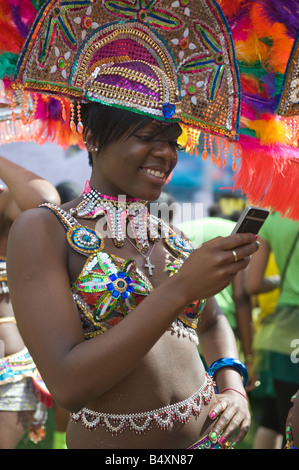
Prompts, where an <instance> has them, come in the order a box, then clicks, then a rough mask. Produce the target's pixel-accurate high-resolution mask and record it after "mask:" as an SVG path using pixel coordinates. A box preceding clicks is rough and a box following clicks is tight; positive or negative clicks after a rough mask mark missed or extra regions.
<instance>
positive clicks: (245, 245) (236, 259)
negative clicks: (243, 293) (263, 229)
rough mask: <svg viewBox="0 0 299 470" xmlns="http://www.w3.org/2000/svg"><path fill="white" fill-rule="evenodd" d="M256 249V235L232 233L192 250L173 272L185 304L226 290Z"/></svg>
mask: <svg viewBox="0 0 299 470" xmlns="http://www.w3.org/2000/svg"><path fill="white" fill-rule="evenodd" d="M258 247H259V244H258V242H257V236H256V235H254V234H251V233H236V234H233V235H230V236H228V237H217V238H214V239H212V240H210V241H208V242H206V243H204V244H203V245H202V246H201V247H200V248H197V249H196V250H194V252H192V253H191V255H190V256H189V258H188V259H187V260H186V261H185V262H184V264H183V266H182V267H181V268H180V269H179V271H178V273H177V276H179V278H180V282H181V283H182V286H183V289H184V292H185V294H186V296H187V298H186V300H187V302H192V301H194V300H197V299H206V298H209V297H212V296H214V295H215V294H217V293H218V292H220V291H221V290H223V289H224V288H225V287H227V286H228V285H229V284H230V283H231V282H232V280H233V278H234V276H235V275H236V274H237V273H238V272H239V271H240V270H242V269H244V268H246V266H247V265H248V263H249V261H250V256H251V255H252V254H253V253H255V252H256V251H257V250H258Z"/></svg>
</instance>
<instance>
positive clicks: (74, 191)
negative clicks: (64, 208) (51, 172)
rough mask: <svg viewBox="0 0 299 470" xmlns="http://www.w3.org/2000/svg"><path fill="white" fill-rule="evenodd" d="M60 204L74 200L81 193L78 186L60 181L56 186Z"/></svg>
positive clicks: (70, 182)
mask: <svg viewBox="0 0 299 470" xmlns="http://www.w3.org/2000/svg"><path fill="white" fill-rule="evenodd" d="M56 189H57V191H58V194H59V197H60V200H61V204H64V203H65V202H68V201H72V200H73V199H76V197H78V196H79V195H80V193H81V188H80V186H79V185H78V184H77V183H75V182H74V181H62V182H61V183H59V184H57V185H56Z"/></svg>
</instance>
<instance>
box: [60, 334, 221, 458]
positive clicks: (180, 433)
mask: <svg viewBox="0 0 299 470" xmlns="http://www.w3.org/2000/svg"><path fill="white" fill-rule="evenodd" d="M186 349H187V354H186ZM183 357H189V360H188V363H186V361H185V360H184V359H183ZM99 373H100V367H99ZM204 381H205V369H204V366H203V363H202V361H201V358H200V356H199V353H198V350H197V346H196V345H195V344H194V343H192V342H191V341H190V339H188V338H184V337H178V336H177V335H176V334H174V333H171V332H169V331H167V332H166V333H165V334H164V335H163V336H162V337H161V338H160V340H159V341H158V342H157V343H156V344H155V346H154V347H153V348H152V349H151V350H150V352H149V353H148V354H147V356H146V357H145V358H144V360H143V361H142V362H141V363H140V364H139V365H138V366H137V367H136V368H135V370H134V371H133V372H132V373H131V374H130V375H129V376H127V378H126V379H125V380H124V381H122V382H121V383H120V384H118V386H117V387H115V388H114V389H112V390H110V391H109V392H108V393H106V394H105V395H103V396H102V397H101V398H99V399H98V400H95V401H93V402H92V403H88V404H86V408H88V409H90V410H94V411H100V412H102V413H109V414H133V413H138V412H145V411H151V410H155V409H158V408H162V407H164V406H167V405H170V404H175V403H178V402H180V401H183V400H185V399H187V398H189V397H190V396H192V395H193V394H194V393H195V392H196V391H197V390H198V389H199V388H200V387H201V386H202V385H203V384H204ZM213 399H214V397H213V398H212V400H211V401H210V402H209V403H207V404H204V405H203V407H202V411H201V413H200V415H199V416H196V415H193V414H192V415H191V417H190V419H189V420H188V422H186V423H182V422H178V421H175V422H174V423H173V425H172V426H171V427H170V428H169V429H167V430H162V429H160V428H159V427H158V426H157V424H156V423H153V424H152V426H151V428H150V429H148V430H146V431H145V432H144V433H142V434H136V433H135V432H134V431H132V430H130V429H127V428H126V429H124V430H123V431H122V432H121V433H120V434H116V435H113V434H112V433H111V432H110V431H107V429H106V427H105V426H104V425H99V426H98V427H97V428H96V429H93V430H91V431H90V430H88V429H86V428H85V427H84V425H83V424H82V422H81V421H78V422H74V421H72V420H71V421H70V423H69V426H68V429H67V446H68V448H69V449H122V448H123V449H124V448H127V449H138V448H139V449H151V448H152V449H158V448H168V449H172V448H173V449H185V448H188V446H190V445H192V444H193V443H194V442H196V441H198V440H199V439H200V438H201V437H202V436H205V435H206V434H207V433H208V432H209V428H210V427H211V425H212V421H211V420H210V419H209V418H208V412H209V409H210V407H211V406H212V404H213Z"/></svg>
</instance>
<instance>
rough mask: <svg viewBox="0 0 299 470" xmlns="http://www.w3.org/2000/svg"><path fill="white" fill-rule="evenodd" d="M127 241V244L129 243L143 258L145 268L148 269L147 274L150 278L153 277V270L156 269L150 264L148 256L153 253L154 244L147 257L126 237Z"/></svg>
mask: <svg viewBox="0 0 299 470" xmlns="http://www.w3.org/2000/svg"><path fill="white" fill-rule="evenodd" d="M127 240H128V242H129V243H131V245H132V246H133V247H134V248H135V249H136V250H137V251H139V253H140V254H141V255H142V256H143V258H144V259H145V261H146V263H145V265H144V266H145V267H146V268H147V269H148V272H149V275H150V276H152V275H153V269H154V268H155V267H156V266H155V265H154V264H152V263H151V260H150V256H151V254H152V252H153V249H154V248H155V243H154V244H153V246H152V248H151V250H150V252H149V254H148V255H146V254H144V253H142V251H140V250H139V248H138V247H137V246H136V245H134V243H133V242H132V241H131V240H130V239H129V238H128V237H127Z"/></svg>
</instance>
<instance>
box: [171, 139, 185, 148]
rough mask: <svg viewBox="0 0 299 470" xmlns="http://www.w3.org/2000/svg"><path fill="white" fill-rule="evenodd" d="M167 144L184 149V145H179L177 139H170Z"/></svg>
mask: <svg viewBox="0 0 299 470" xmlns="http://www.w3.org/2000/svg"><path fill="white" fill-rule="evenodd" d="M169 145H171V146H172V147H174V148H175V149H176V150H183V149H184V147H183V146H182V145H180V144H179V143H178V141H177V140H172V141H170V142H169Z"/></svg>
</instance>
